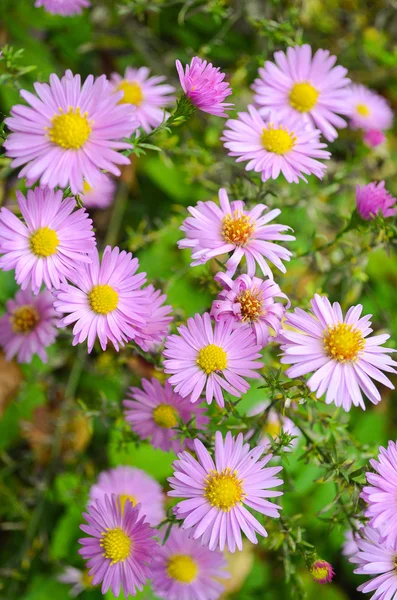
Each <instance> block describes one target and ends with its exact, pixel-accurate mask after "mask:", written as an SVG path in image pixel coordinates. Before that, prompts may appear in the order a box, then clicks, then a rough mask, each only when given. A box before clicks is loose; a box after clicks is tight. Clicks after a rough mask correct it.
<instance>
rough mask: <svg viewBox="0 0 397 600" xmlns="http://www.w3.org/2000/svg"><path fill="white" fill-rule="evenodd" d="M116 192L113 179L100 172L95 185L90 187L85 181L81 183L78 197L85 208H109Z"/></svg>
mask: <svg viewBox="0 0 397 600" xmlns="http://www.w3.org/2000/svg"><path fill="white" fill-rule="evenodd" d="M115 192H116V183H115V182H114V180H113V179H112V178H111V177H109V176H108V175H105V174H104V173H100V174H99V177H98V182H97V184H96V186H95V187H91V186H90V185H89V184H88V183H87V182H86V181H85V182H84V185H83V192H82V193H81V194H80V199H81V201H82V203H83V204H84V206H85V207H86V208H101V209H105V208H109V206H111V205H112V204H113V200H114V195H115Z"/></svg>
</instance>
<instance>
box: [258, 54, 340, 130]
mask: <svg viewBox="0 0 397 600" xmlns="http://www.w3.org/2000/svg"><path fill="white" fill-rule="evenodd" d="M274 60H275V62H276V64H274V63H273V62H270V61H266V62H265V66H264V68H261V69H259V79H256V80H255V82H254V84H253V86H252V88H253V90H254V91H255V92H256V94H255V96H254V99H255V101H256V102H257V103H258V104H259V105H260V107H261V108H260V109H259V112H260V113H261V114H267V113H268V111H269V109H271V110H273V111H274V112H275V113H277V114H279V115H280V116H281V117H282V118H285V117H290V118H291V117H292V118H299V119H300V120H302V121H303V122H304V123H308V124H309V125H311V126H312V127H315V128H317V129H320V131H322V133H323V134H324V137H326V138H327V140H329V141H330V142H332V141H333V140H335V139H336V138H337V137H338V132H337V131H336V127H346V121H344V120H343V119H342V118H341V117H340V116H338V114H337V113H339V114H342V115H343V114H347V110H346V95H347V94H346V86H348V85H349V83H350V79H347V77H346V74H347V69H345V68H344V67H340V66H337V67H335V66H334V65H335V62H336V56H330V54H329V51H328V50H321V49H320V50H317V52H316V53H315V54H314V56H312V49H311V47H310V46H309V45H308V44H303V46H295V47H294V48H292V47H290V48H288V50H287V53H284V52H281V51H279V52H275V54H274Z"/></svg>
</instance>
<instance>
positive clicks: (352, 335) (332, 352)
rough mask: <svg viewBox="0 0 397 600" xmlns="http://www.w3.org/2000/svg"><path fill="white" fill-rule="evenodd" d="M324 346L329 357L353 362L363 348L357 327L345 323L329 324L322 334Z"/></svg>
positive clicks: (361, 336) (361, 337)
mask: <svg viewBox="0 0 397 600" xmlns="http://www.w3.org/2000/svg"><path fill="white" fill-rule="evenodd" d="M324 348H325V351H326V353H327V354H328V356H329V357H331V358H334V359H335V360H337V361H339V362H353V361H355V360H357V358H358V356H359V354H360V352H362V350H364V348H365V340H364V338H363V335H362V333H361V331H360V330H359V329H357V328H356V327H353V325H347V324H346V323H338V325H330V326H329V327H328V330H327V331H326V332H325V334H324Z"/></svg>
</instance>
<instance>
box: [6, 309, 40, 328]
mask: <svg viewBox="0 0 397 600" xmlns="http://www.w3.org/2000/svg"><path fill="white" fill-rule="evenodd" d="M39 322H40V315H39V313H38V311H37V309H36V308H35V307H34V306H31V305H30V304H26V305H24V306H19V307H18V308H16V309H15V310H14V311H13V313H12V315H11V327H12V330H13V332H14V333H24V334H27V333H30V332H31V331H33V330H34V329H35V328H36V327H37V325H38V324H39Z"/></svg>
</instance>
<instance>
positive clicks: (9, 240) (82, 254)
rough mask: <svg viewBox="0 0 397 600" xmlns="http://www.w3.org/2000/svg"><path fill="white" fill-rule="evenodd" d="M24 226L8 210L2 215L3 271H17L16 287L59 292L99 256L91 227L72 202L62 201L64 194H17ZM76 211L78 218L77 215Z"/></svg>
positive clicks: (0, 250)
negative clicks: (93, 252) (80, 270)
mask: <svg viewBox="0 0 397 600" xmlns="http://www.w3.org/2000/svg"><path fill="white" fill-rule="evenodd" d="M16 194H17V200H18V206H19V208H20V211H21V213H22V217H23V219H24V223H23V222H22V221H20V220H19V219H18V218H17V217H16V216H15V215H14V214H13V213H12V212H11V211H9V210H8V209H7V208H2V209H1V210H0V254H3V256H2V257H1V258H0V268H1V269H3V271H10V270H11V269H15V279H16V282H17V283H18V284H19V285H20V286H21V288H22V289H23V290H24V289H26V288H27V287H31V288H32V290H33V292H34V293H35V294H38V293H39V291H40V288H41V286H42V284H43V283H44V285H45V286H46V287H47V288H48V289H52V288H55V289H58V288H59V287H60V285H61V283H64V282H66V278H67V277H68V278H69V277H70V276H71V274H72V273H73V272H74V271H75V270H76V269H79V267H80V266H81V263H90V262H91V258H90V257H89V256H88V254H89V253H91V252H92V251H94V250H95V244H96V242H95V236H94V232H93V230H92V221H91V219H89V218H88V215H87V213H86V211H85V210H84V209H81V208H80V209H79V210H76V211H74V209H75V208H76V202H75V200H74V198H66V199H65V200H64V201H62V196H63V194H62V190H58V191H57V192H53V191H52V190H50V189H48V188H38V187H37V188H35V189H34V190H29V191H28V193H27V198H25V196H24V195H23V194H21V192H19V191H17V193H16ZM73 211H74V212H73Z"/></svg>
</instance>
